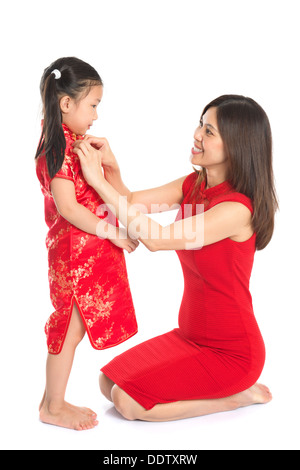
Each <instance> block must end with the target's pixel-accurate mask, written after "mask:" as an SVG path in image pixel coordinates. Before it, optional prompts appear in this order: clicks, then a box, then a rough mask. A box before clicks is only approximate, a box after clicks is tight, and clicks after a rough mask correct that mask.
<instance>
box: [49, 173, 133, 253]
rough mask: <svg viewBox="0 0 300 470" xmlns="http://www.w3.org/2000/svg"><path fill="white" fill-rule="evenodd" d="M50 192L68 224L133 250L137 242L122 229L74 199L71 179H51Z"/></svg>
mask: <svg viewBox="0 0 300 470" xmlns="http://www.w3.org/2000/svg"><path fill="white" fill-rule="evenodd" d="M51 192H52V195H53V199H54V201H55V204H56V207H57V210H58V212H59V213H60V215H61V216H62V217H63V218H64V219H66V220H67V221H68V222H69V223H70V224H72V225H75V227H77V228H79V229H80V230H82V231H84V232H87V233H90V234H92V235H97V236H98V237H101V238H108V239H110V240H111V242H112V243H114V244H115V245H117V246H119V247H120V248H122V249H126V250H127V251H128V252H129V253H131V252H132V251H134V250H135V248H136V247H137V242H136V241H135V240H131V239H130V238H129V237H128V236H127V235H126V234H125V233H124V232H125V231H122V229H120V228H119V227H115V226H114V225H111V224H109V223H107V222H106V221H105V220H104V219H99V218H98V217H97V216H96V215H95V214H93V213H92V212H91V211H89V210H88V209H87V208H86V207H84V206H83V205H82V204H79V203H78V202H77V200H76V194H75V187H74V183H73V182H72V181H69V180H67V179H64V178H54V179H53V180H52V181H51Z"/></svg>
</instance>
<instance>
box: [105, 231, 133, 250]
mask: <svg viewBox="0 0 300 470" xmlns="http://www.w3.org/2000/svg"><path fill="white" fill-rule="evenodd" d="M110 241H111V242H112V243H113V244H114V245H116V246H118V247H119V248H121V249H122V250H126V251H127V252H128V253H133V252H134V251H135V250H136V248H137V247H138V246H139V241H138V240H134V239H132V238H130V237H129V236H128V234H127V231H126V230H125V229H124V228H123V227H119V228H118V231H117V238H111V239H110Z"/></svg>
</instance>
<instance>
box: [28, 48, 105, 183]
mask: <svg viewBox="0 0 300 470" xmlns="http://www.w3.org/2000/svg"><path fill="white" fill-rule="evenodd" d="M54 70H55V71H58V72H59V73H58V74H55V73H53V71H54ZM58 77H59V78H58ZM95 85H103V82H102V80H101V77H100V75H99V74H98V73H97V71H96V70H95V69H94V68H93V67H91V66H90V65H89V64H87V63H86V62H84V61H82V60H80V59H77V58H76V57H62V58H60V59H58V60H56V61H55V62H53V63H52V64H51V65H50V66H49V67H47V68H46V69H45V70H44V73H43V76H42V79H41V84H40V91H41V96H42V101H43V114H44V122H43V129H42V135H41V139H40V142H39V145H38V149H37V152H36V155H35V158H38V157H39V156H40V155H42V154H44V153H45V155H46V161H47V167H48V172H49V176H50V178H53V177H54V176H55V175H56V173H57V172H58V171H59V170H60V169H61V167H62V164H63V161H64V157H65V149H66V140H65V136H64V132H63V128H62V114H61V110H60V99H61V98H62V97H63V96H66V95H67V96H70V97H71V98H72V99H74V100H78V99H80V98H82V97H83V96H82V95H84V93H85V92H86V94H88V92H89V90H90V88H91V87H92V86H95Z"/></svg>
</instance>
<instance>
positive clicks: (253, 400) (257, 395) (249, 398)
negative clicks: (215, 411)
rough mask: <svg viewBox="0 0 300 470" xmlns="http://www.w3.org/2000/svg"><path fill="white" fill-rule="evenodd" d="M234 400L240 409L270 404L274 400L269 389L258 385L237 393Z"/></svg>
mask: <svg viewBox="0 0 300 470" xmlns="http://www.w3.org/2000/svg"><path fill="white" fill-rule="evenodd" d="M232 398H233V400H234V401H235V402H236V404H237V408H240V407H244V406H250V405H258V404H266V403H269V402H270V401H271V400H272V394H271V392H270V390H269V389H268V387H266V386H265V385H262V384H257V383H256V384H255V385H253V386H252V387H250V388H249V389H248V390H245V391H244V392H241V393H237V394H236V395H234V396H233V397H232Z"/></svg>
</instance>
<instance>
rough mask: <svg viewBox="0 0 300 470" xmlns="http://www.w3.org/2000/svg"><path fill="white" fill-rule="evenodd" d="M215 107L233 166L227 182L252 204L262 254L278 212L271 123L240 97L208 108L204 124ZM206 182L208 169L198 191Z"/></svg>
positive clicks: (225, 98)
mask: <svg viewBox="0 0 300 470" xmlns="http://www.w3.org/2000/svg"><path fill="white" fill-rule="evenodd" d="M212 107H215V108H217V122H218V128H219V132H220V135H221V138H222V140H223V144H224V151H225V155H226V156H227V158H228V162H229V170H228V175H227V180H228V181H229V182H230V183H231V185H232V186H233V188H234V189H235V190H236V191H237V192H240V193H242V194H245V195H246V196H248V197H249V198H250V199H251V200H252V202H253V207H254V214H253V218H252V227H253V230H254V232H255V233H256V249H257V250H262V249H263V248H265V247H266V246H267V245H268V243H269V242H270V240H271V238H272V235H273V231H274V218H275V212H276V210H277V209H278V202H277V196H276V190H275V186H274V177H273V167H272V133H271V127H270V122H269V119H268V117H267V115H266V113H265V111H264V110H263V109H262V108H261V106H259V104H257V103H256V102H255V101H254V100H252V99H251V98H246V97H244V96H240V95H224V96H220V97H219V98H217V99H215V100H213V101H212V102H211V103H209V104H208V105H207V106H206V107H205V108H204V110H203V113H202V115H201V120H202V118H203V116H204V114H205V113H206V112H207V110H208V109H209V108H212ZM204 178H206V171H205V169H203V170H202V171H201V172H199V176H198V180H197V184H196V188H198V184H201V182H202V181H203V179H204Z"/></svg>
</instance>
